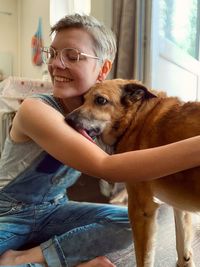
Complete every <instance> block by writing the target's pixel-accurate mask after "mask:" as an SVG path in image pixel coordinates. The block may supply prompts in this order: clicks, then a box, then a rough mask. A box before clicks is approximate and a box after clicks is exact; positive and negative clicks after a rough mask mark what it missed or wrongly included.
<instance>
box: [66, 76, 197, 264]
mask: <svg viewBox="0 0 200 267" xmlns="http://www.w3.org/2000/svg"><path fill="white" fill-rule="evenodd" d="M66 121H67V122H68V123H69V124H70V125H72V126H73V127H74V128H76V129H78V130H79V131H82V132H85V135H86V136H87V134H88V135H90V136H92V137H94V136H96V137H97V138H98V139H100V140H101V141H102V142H103V143H105V144H106V145H108V146H109V147H111V148H113V150H114V153H120V152H125V151H130V150H136V149H145V148H150V147H156V146H160V145H164V144H168V143H172V142H176V141H179V140H181V139H186V138H188V137H192V136H195V135H199V134H200V103H196V102H188V103H182V102H181V101H180V100H179V99H178V98H175V97H166V96H164V95H162V94H159V93H158V94H155V93H153V92H151V91H149V90H147V88H146V87H145V86H144V85H142V84H141V83H139V82H138V81H135V80H121V79H116V80H110V81H105V82H103V83H99V84H96V85H95V86H94V87H92V88H91V90H90V91H89V92H88V93H87V94H86V95H85V97H84V104H83V105H82V106H81V107H80V108H78V109H76V110H75V111H73V112H72V113H71V114H69V115H68V117H67V118H66ZM83 129H84V131H83ZM86 132H87V133H86ZM88 138H90V137H88ZM174 160H176V159H174ZM155 164H159V162H155ZM144 168H145V166H144ZM199 174H200V168H193V169H190V170H187V171H184V172H179V173H177V174H174V175H171V176H167V177H165V179H163V178H162V179H157V180H154V181H148V182H137V183H135V184H131V185H130V184H128V185H127V191H128V196H129V200H128V208H129V216H130V220H131V223H132V229H133V235H134V242H135V250H136V260H137V266H138V267H153V262H154V239H155V236H154V235H155V232H156V215H157V209H158V207H159V204H158V203H157V202H156V201H155V198H154V197H156V198H158V199H160V200H161V201H163V202H165V203H167V204H169V205H171V206H173V208H174V214H175V223H176V240H177V252H178V266H179V267H194V266H195V265H194V262H193V259H192V252H191V238H192V235H191V217H190V213H188V211H192V212H195V211H199V210H200V177H199Z"/></svg>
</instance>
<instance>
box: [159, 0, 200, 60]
mask: <svg viewBox="0 0 200 267" xmlns="http://www.w3.org/2000/svg"><path fill="white" fill-rule="evenodd" d="M198 2H199V0H159V6H160V14H159V16H160V23H159V27H160V28H159V34H160V35H161V36H162V37H165V38H167V39H169V40H170V41H172V42H173V43H174V44H176V45H177V46H178V47H180V48H181V49H183V50H184V51H185V52H186V53H188V54H190V55H191V56H193V57H194V58H196V59H198V57H199V12H198V6H199V3H198Z"/></svg>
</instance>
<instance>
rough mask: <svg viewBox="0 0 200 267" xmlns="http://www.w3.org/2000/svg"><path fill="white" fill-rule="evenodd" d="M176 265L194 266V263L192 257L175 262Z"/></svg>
mask: <svg viewBox="0 0 200 267" xmlns="http://www.w3.org/2000/svg"><path fill="white" fill-rule="evenodd" d="M176 266H177V267H196V265H195V264H194V262H193V260H192V258H190V259H189V260H187V261H182V262H181V263H179V262H177V264H176Z"/></svg>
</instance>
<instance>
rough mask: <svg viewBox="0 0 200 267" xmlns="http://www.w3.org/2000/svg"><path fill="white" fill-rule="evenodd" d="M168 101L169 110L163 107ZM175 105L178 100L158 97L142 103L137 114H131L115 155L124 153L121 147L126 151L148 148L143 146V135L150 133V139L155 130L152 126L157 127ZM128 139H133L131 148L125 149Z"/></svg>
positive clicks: (115, 149) (115, 148) (116, 147)
mask: <svg viewBox="0 0 200 267" xmlns="http://www.w3.org/2000/svg"><path fill="white" fill-rule="evenodd" d="M166 101H167V102H168V103H169V105H168V106H167V108H165V106H164V105H163V103H165V102H166ZM175 105H177V98H170V97H169V98H161V97H157V98H153V99H150V100H148V102H144V103H141V105H140V106H139V107H138V109H137V111H136V112H135V111H134V110H131V111H130V114H131V115H130V114H129V119H128V120H127V123H126V128H125V129H124V131H123V133H121V135H120V136H119V137H118V139H117V140H116V142H115V146H114V151H115V153H120V152H122V151H121V147H123V150H125V151H131V150H133V149H141V146H142V147H148V145H146V144H142V140H143V138H142V136H143V134H145V135H148V133H149V137H150V136H151V134H150V132H151V131H152V130H153V129H152V125H155V122H156V121H158V120H160V118H161V117H163V114H164V115H165V114H167V113H168V112H169V110H172V109H173V107H174V106H175ZM161 115H162V116H161ZM150 118H151V119H150ZM127 138H131V143H132V146H131V147H130V146H129V147H125V144H126V143H127V142H126V140H127ZM147 139H148V138H147Z"/></svg>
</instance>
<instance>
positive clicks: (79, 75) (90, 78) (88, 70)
mask: <svg viewBox="0 0 200 267" xmlns="http://www.w3.org/2000/svg"><path fill="white" fill-rule="evenodd" d="M51 47H53V48H54V49H55V50H56V51H59V52H60V51H61V50H62V49H63V48H76V49H77V50H79V51H80V52H83V53H86V54H88V55H91V56H95V54H94V50H93V41H92V38H91V36H90V35H89V34H88V33H87V32H86V31H84V30H82V29H76V28H71V29H64V30H61V31H60V32H57V33H56V35H55V38H54V39H53V42H52V44H51ZM101 64H102V62H101V61H99V60H98V59H94V58H90V57H82V59H81V60H80V61H78V62H74V63H72V64H70V65H68V64H67V63H66V65H65V66H64V65H63V63H62V62H61V60H60V53H59V55H58V56H57V57H56V58H55V59H53V60H52V62H51V64H50V65H48V69H49V73H50V75H51V79H52V82H53V94H54V96H56V97H59V98H71V97H76V96H80V95H82V94H84V93H85V92H87V90H88V89H89V88H90V87H91V86H92V85H94V84H95V83H96V82H97V81H98V76H99V73H100V70H101Z"/></svg>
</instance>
